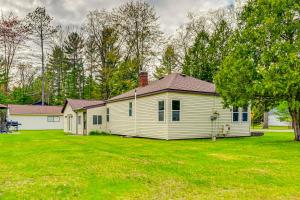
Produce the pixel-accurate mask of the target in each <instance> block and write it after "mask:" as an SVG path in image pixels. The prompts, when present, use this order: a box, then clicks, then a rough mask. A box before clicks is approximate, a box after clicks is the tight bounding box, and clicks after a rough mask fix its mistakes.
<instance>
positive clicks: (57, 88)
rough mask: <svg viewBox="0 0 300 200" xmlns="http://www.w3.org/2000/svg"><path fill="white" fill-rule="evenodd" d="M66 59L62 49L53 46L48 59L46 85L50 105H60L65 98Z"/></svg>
mask: <svg viewBox="0 0 300 200" xmlns="http://www.w3.org/2000/svg"><path fill="white" fill-rule="evenodd" d="M66 74H67V59H66V57H65V53H64V51H63V49H62V48H61V47H59V46H55V47H54V48H53V49H52V53H51V54H50V57H49V63H48V67H47V84H48V93H49V98H50V103H51V104H52V103H53V104H62V103H63V101H64V99H65V97H66V87H65V86H66Z"/></svg>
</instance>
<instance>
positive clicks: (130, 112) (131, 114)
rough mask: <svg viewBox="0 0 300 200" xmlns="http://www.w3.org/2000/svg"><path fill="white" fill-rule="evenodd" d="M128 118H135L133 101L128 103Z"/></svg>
mask: <svg viewBox="0 0 300 200" xmlns="http://www.w3.org/2000/svg"><path fill="white" fill-rule="evenodd" d="M130 105H131V106H130ZM128 116H129V117H132V116H133V102H132V101H129V103H128Z"/></svg>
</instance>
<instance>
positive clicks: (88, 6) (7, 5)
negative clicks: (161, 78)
mask: <svg viewBox="0 0 300 200" xmlns="http://www.w3.org/2000/svg"><path fill="white" fill-rule="evenodd" d="M147 1H148V2H149V3H150V4H151V5H153V6H154V7H155V10H156V12H157V14H158V16H159V21H160V24H161V27H162V30H163V31H164V32H165V33H167V34H171V33H173V32H174V31H175V30H176V29H177V28H178V27H179V26H180V25H182V24H183V23H185V22H186V20H187V17H186V16H187V13H188V12H190V11H193V12H197V11H208V10H210V9H217V8H220V7H225V6H228V5H230V4H232V3H233V1H234V0H147ZM124 2H126V1H124V0H13V1H12V0H0V5H1V10H2V11H3V12H7V11H13V12H15V13H16V14H18V15H20V16H22V17H24V16H25V15H26V14H27V13H28V12H30V11H32V10H33V9H34V8H35V7H37V6H45V7H46V8H47V11H48V12H49V14H50V15H51V16H53V18H54V21H55V23H56V24H60V25H71V26H72V25H75V26H78V25H81V24H82V23H83V22H84V19H85V17H86V15H87V13H88V12H89V11H90V10H94V9H112V8H115V7H117V6H119V5H121V4H122V3H124Z"/></svg>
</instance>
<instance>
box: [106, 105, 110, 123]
mask: <svg viewBox="0 0 300 200" xmlns="http://www.w3.org/2000/svg"><path fill="white" fill-rule="evenodd" d="M106 121H107V122H109V108H106Z"/></svg>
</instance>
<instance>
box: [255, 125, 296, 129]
mask: <svg viewBox="0 0 300 200" xmlns="http://www.w3.org/2000/svg"><path fill="white" fill-rule="evenodd" d="M253 129H263V127H262V125H255V126H254V127H253ZM268 129H269V130H290V129H292V128H291V127H288V126H269V128H268Z"/></svg>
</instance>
